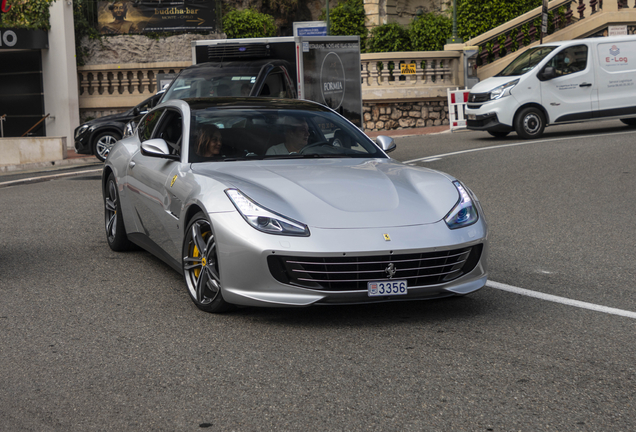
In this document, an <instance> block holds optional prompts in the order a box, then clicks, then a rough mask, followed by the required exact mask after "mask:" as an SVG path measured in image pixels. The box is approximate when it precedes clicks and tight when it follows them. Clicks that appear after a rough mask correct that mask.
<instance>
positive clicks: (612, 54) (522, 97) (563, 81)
mask: <svg viewBox="0 0 636 432" xmlns="http://www.w3.org/2000/svg"><path fill="white" fill-rule="evenodd" d="M466 119H467V121H466V125H467V127H468V129H472V130H484V131H487V132H488V133H490V134H491V135H492V136H494V137H504V136H506V135H508V134H509V133H510V132H511V131H513V130H514V131H515V132H517V135H519V136H520V137H522V138H537V137H539V136H541V134H542V133H543V130H544V129H545V127H546V126H549V125H555V124H565V123H574V122H582V121H590V120H607V119H620V120H621V121H622V122H623V123H625V124H627V125H629V126H636V36H617V37H601V38H592V39H579V40H572V41H561V42H554V43H548V44H544V45H538V46H535V47H532V48H529V49H528V50H526V51H525V52H523V53H522V54H521V55H520V56H519V57H517V58H516V59H515V60H513V61H512V63H510V64H509V65H508V66H507V67H506V68H505V69H504V70H502V71H501V72H500V73H498V74H497V75H495V76H494V77H492V78H488V79H486V80H484V81H482V82H480V83H478V84H476V85H475V86H474V87H473V88H472V89H471V91H470V94H469V96H468V103H467V105H466Z"/></svg>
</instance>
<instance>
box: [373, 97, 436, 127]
mask: <svg viewBox="0 0 636 432" xmlns="http://www.w3.org/2000/svg"><path fill="white" fill-rule="evenodd" d="M362 111H363V122H364V130H365V131H381V130H394V129H408V128H416V127H430V126H441V125H447V124H449V122H448V103H447V101H445V100H439V101H421V102H394V103H386V102H382V103H374V102H364V103H363V107H362Z"/></svg>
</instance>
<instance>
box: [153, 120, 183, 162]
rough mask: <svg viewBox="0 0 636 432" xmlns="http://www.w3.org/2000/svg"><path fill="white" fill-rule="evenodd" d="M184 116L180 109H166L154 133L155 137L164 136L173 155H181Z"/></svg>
mask: <svg viewBox="0 0 636 432" xmlns="http://www.w3.org/2000/svg"><path fill="white" fill-rule="evenodd" d="M182 118H183V116H182V115H181V112H180V111H179V110H174V109H166V110H165V112H164V114H163V116H162V117H161V119H160V121H159V124H158V125H157V127H156V128H155V130H154V133H153V134H152V137H153V138H162V139H163V140H164V141H165V142H166V144H168V147H169V148H170V154H172V155H177V156H179V155H181V141H182V137H183V122H182Z"/></svg>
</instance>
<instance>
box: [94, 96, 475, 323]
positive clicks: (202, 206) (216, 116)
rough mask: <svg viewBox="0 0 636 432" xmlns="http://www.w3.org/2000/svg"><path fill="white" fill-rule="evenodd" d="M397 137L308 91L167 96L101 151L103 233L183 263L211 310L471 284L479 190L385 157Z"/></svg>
mask: <svg viewBox="0 0 636 432" xmlns="http://www.w3.org/2000/svg"><path fill="white" fill-rule="evenodd" d="M394 149H395V144H394V142H393V140H392V139H391V138H389V137H378V138H377V143H375V142H373V141H372V140H371V139H370V138H369V137H367V136H366V135H365V134H364V133H363V132H362V131H360V129H358V128H357V127H356V126H355V125H354V124H352V123H351V122H349V121H347V119H345V118H344V117H342V116H341V115H339V114H338V113H336V112H335V111H333V110H331V109H329V108H327V107H325V106H323V105H320V104H318V103H316V102H310V101H301V100H294V99H273V98H259V97H244V98H229V97H207V98H193V99H185V100H180V99H173V100H169V101H167V102H165V103H162V104H160V105H157V106H156V107H155V108H153V109H152V110H150V112H148V114H146V115H145V116H143V118H142V119H141V120H140V121H139V125H138V127H137V128H136V130H135V132H134V135H132V136H130V137H128V138H125V139H122V140H120V141H118V142H117V143H116V144H115V146H114V147H113V149H112V151H111V153H110V155H109V156H108V159H107V160H106V163H105V165H104V170H103V173H102V180H103V182H102V186H103V189H102V192H103V198H104V208H105V213H104V222H103V223H104V225H103V226H104V227H105V228H106V238H107V241H108V244H109V246H110V247H111V248H112V249H113V250H115V251H125V250H128V249H130V248H131V247H133V246H135V245H137V246H140V247H142V248H144V249H146V250H147V251H149V252H151V253H153V254H154V255H156V256H157V257H159V258H160V259H162V260H163V261H165V262H166V263H167V264H169V265H170V266H172V267H173V268H174V269H175V270H177V271H178V272H180V273H182V274H183V276H184V279H185V285H186V287H187V290H188V293H189V295H190V297H191V298H192V301H193V302H194V304H195V305H196V306H197V307H198V308H199V309H201V310H203V311H206V312H214V313H218V312H223V311H226V310H228V309H230V308H231V307H233V305H244V306H297V307H300V306H309V305H329V304H354V303H375V302H390V301H401V300H423V299H433V298H440V297H450V296H462V295H465V294H469V293H471V292H473V291H476V290H478V289H480V288H481V287H483V286H484V284H485V283H486V280H487V266H486V262H487V256H488V245H487V241H488V240H487V238H488V235H487V226H486V222H485V220H484V216H483V213H482V210H481V207H480V204H479V202H478V201H477V198H476V197H475V195H473V193H472V192H471V191H470V189H468V187H466V186H465V185H463V184H462V183H461V182H460V181H459V180H457V179H455V178H454V177H452V176H451V175H448V174H445V173H442V172H439V171H434V170H432V169H428V168H423V167H416V166H410V165H405V164H403V163H400V162H398V161H395V160H393V159H391V158H390V157H389V156H388V155H387V153H388V152H390V151H392V150H394Z"/></svg>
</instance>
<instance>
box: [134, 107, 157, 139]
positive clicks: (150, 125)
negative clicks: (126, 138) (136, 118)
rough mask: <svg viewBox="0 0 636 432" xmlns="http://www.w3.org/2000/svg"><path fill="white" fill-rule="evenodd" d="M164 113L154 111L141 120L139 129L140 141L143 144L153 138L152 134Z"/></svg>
mask: <svg viewBox="0 0 636 432" xmlns="http://www.w3.org/2000/svg"><path fill="white" fill-rule="evenodd" d="M163 111H164V110H155V111H152V112H150V113H148V114H147V115H146V116H145V117H144V118H142V119H141V121H140V122H139V126H138V129H137V130H138V132H139V140H140V141H141V142H144V141H148V140H149V139H150V138H151V137H152V132H153V131H154V130H155V127H156V126H157V123H158V122H159V119H160V118H161V114H163Z"/></svg>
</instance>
